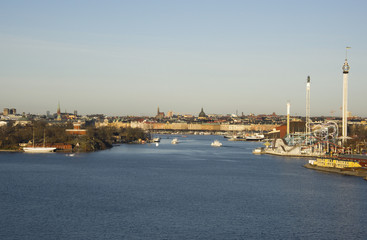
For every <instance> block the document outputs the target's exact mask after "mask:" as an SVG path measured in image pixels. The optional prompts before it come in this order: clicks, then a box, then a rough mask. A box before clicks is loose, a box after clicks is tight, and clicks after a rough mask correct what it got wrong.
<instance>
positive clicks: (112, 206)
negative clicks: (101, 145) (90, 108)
mask: <svg viewBox="0 0 367 240" xmlns="http://www.w3.org/2000/svg"><path fill="white" fill-rule="evenodd" d="M166 137H167V136H163V139H162V140H161V143H160V144H159V146H158V147H156V146H155V144H146V145H120V146H116V147H114V148H112V149H111V150H107V151H101V152H96V153H88V154H77V155H75V156H74V157H70V156H66V155H65V154H58V153H53V154H43V155H39V154H24V153H1V154H0V239H365V237H366V236H367V229H366V228H365V213H366V212H367V202H366V199H367V182H366V181H364V180H362V179H361V178H357V177H348V176H342V175H337V174H328V173H321V172H317V171H313V170H309V169H305V168H303V167H302V165H304V164H305V163H306V161H307V160H306V159H297V158H282V157H274V156H268V155H260V156H255V155H252V154H251V151H252V149H254V148H255V147H258V146H261V143H250V142H229V141H226V140H225V139H223V138H222V137H216V136H187V137H186V138H182V137H181V136H180V137H179V140H180V143H179V144H178V145H172V144H170V142H171V139H172V138H173V137H172V136H168V137H171V139H165V138H166ZM215 139H218V140H220V141H221V142H222V143H223V145H224V146H223V147H221V148H214V147H211V146H210V143H211V142H212V141H213V140H215Z"/></svg>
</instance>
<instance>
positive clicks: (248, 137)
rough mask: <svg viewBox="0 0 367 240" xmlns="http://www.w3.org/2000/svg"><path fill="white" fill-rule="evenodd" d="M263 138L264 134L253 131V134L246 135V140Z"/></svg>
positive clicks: (260, 139)
mask: <svg viewBox="0 0 367 240" xmlns="http://www.w3.org/2000/svg"><path fill="white" fill-rule="evenodd" d="M264 139H265V136H264V135H263V134H258V133H255V134H254V135H251V136H247V137H246V141H262V140H264Z"/></svg>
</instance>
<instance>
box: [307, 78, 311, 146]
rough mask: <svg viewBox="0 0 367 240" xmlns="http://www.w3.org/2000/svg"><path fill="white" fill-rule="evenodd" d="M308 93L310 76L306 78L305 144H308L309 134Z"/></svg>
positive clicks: (309, 110) (309, 107) (309, 109)
mask: <svg viewBox="0 0 367 240" xmlns="http://www.w3.org/2000/svg"><path fill="white" fill-rule="evenodd" d="M310 91H311V82H310V76H307V84H306V144H308V135H309V134H310V132H311V129H310V112H311V106H310Z"/></svg>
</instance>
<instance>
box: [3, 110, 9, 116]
mask: <svg viewBox="0 0 367 240" xmlns="http://www.w3.org/2000/svg"><path fill="white" fill-rule="evenodd" d="M3 115H4V116H8V115H9V108H4V110H3Z"/></svg>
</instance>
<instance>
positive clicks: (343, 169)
mask: <svg viewBox="0 0 367 240" xmlns="http://www.w3.org/2000/svg"><path fill="white" fill-rule="evenodd" d="M304 167H306V168H309V169H313V170H318V171H324V172H332V173H339V174H343V175H350V176H358V177H363V178H364V179H365V180H367V158H366V157H365V156H360V155H357V156H356V155H342V156H335V157H334V156H331V157H319V158H316V159H312V160H309V161H308V163H307V164H306V165H304Z"/></svg>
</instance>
